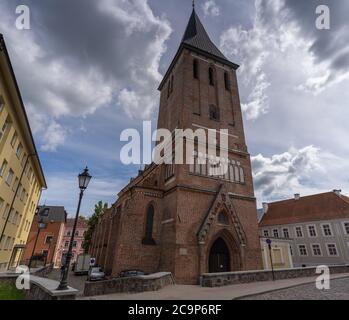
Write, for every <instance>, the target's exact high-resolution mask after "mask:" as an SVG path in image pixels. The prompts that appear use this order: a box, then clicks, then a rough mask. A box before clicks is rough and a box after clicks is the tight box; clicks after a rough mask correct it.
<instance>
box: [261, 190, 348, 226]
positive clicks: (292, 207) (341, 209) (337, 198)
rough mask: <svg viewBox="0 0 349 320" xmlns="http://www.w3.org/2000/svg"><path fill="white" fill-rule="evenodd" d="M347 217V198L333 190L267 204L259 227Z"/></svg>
mask: <svg viewBox="0 0 349 320" xmlns="http://www.w3.org/2000/svg"><path fill="white" fill-rule="evenodd" d="M341 218H349V198H348V197H346V196H344V195H338V194H336V193H335V192H327V193H321V194H315V195H311V196H306V197H300V198H299V200H296V199H289V200H283V201H277V202H273V203H269V204H268V211H267V213H266V214H265V215H264V216H263V218H262V220H261V222H260V223H259V226H260V227H263V226H272V225H283V224H292V223H300V222H308V221H316V220H329V219H341Z"/></svg>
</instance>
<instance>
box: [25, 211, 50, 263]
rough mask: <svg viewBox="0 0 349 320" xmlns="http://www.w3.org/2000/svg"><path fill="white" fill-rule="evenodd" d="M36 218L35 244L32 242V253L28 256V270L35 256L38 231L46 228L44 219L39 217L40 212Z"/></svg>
mask: <svg viewBox="0 0 349 320" xmlns="http://www.w3.org/2000/svg"><path fill="white" fill-rule="evenodd" d="M38 216H39V224H38V233H37V234H36V238H35V242H34V247H33V252H32V255H31V256H30V260H29V263H28V268H29V269H30V268H31V265H32V261H33V256H34V254H35V248H36V244H37V243H38V239H39V235H40V231H41V230H42V229H45V228H46V224H45V223H44V218H43V216H42V215H41V212H40V211H39V212H38Z"/></svg>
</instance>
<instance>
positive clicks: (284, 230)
mask: <svg viewBox="0 0 349 320" xmlns="http://www.w3.org/2000/svg"><path fill="white" fill-rule="evenodd" d="M282 232H283V233H284V238H287V239H288V238H289V237H290V233H289V231H288V229H287V228H284V229H283V230H282Z"/></svg>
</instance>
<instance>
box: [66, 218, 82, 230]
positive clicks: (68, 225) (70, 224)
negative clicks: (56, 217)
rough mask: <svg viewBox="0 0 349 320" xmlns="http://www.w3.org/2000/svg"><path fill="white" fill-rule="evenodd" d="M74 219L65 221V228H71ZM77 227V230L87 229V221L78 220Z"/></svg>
mask: <svg viewBox="0 0 349 320" xmlns="http://www.w3.org/2000/svg"><path fill="white" fill-rule="evenodd" d="M74 221H75V218H69V219H67V223H66V227H68V228H72V227H73V226H74ZM77 226H78V227H79V228H87V220H85V219H81V218H79V220H78V224H77Z"/></svg>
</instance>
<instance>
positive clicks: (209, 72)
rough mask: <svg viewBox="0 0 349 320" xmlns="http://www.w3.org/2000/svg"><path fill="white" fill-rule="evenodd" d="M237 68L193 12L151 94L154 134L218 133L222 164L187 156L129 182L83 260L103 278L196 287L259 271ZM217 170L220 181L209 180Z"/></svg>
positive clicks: (150, 168)
mask: <svg viewBox="0 0 349 320" xmlns="http://www.w3.org/2000/svg"><path fill="white" fill-rule="evenodd" d="M238 67H239V66H238V65H236V64H235V63H232V62H231V61H229V60H228V59H227V58H226V57H225V56H224V54H223V53H222V52H221V51H220V50H219V49H218V48H217V47H216V46H215V44H214V43H213V42H212V41H211V39H210V37H209V36H208V34H207V32H206V30H205V28H204V27H203V25H202V23H201V21H200V19H199V17H198V15H197V14H196V11H195V8H194V9H193V12H192V14H191V17H190V19H189V22H188V25H187V27H186V30H185V33H184V36H183V39H182V41H181V44H180V46H179V49H178V51H177V53H176V55H175V57H174V59H173V61H172V63H171V65H170V66H169V69H168V71H167V72H166V74H165V76H164V78H163V80H162V82H161V84H160V86H159V90H160V92H161V94H160V110H159V118H158V128H159V129H160V128H164V129H168V130H170V131H171V132H174V131H175V129H183V130H185V129H192V130H194V131H195V130H197V129H202V130H205V132H207V131H208V130H209V129H216V130H217V131H218V132H221V130H223V129H224V130H227V131H225V132H226V135H227V136H228V137H227V138H228V145H227V150H225V151H226V154H227V156H226V157H222V156H220V155H221V154H222V150H219V148H218V149H217V150H215V151H217V156H216V157H215V158H214V159H212V158H210V157H209V156H208V154H205V153H202V152H198V150H196V151H194V159H195V161H194V164H182V165H176V164H163V165H156V164H152V165H150V166H148V167H146V169H145V170H144V171H141V172H140V173H139V176H138V177H136V178H135V179H132V180H131V182H130V183H129V185H127V186H126V187H125V188H124V189H123V190H122V191H121V192H120V193H119V199H118V201H117V202H116V204H114V205H113V207H112V208H111V209H110V211H109V213H108V214H106V215H105V217H104V219H109V220H108V221H107V222H105V221H101V222H100V224H99V228H97V231H96V232H95V235H94V241H93V246H92V247H93V248H94V249H92V254H93V255H95V256H97V260H98V261H102V265H103V263H104V266H105V268H106V269H107V270H110V273H111V274H112V275H117V274H118V273H119V272H121V271H122V270H129V269H140V270H143V271H145V272H147V273H154V272H159V271H170V272H172V274H173V275H174V277H175V279H176V281H177V283H187V284H196V283H198V281H199V277H200V275H201V274H203V273H208V272H228V271H241V270H256V269H261V268H262V262H261V249H260V244H259V237H258V222H257V210H256V199H255V197H254V190H253V182H252V170H251V162H250V155H249V153H248V150H247V146H246V141H245V134H244V127H243V119H242V112H241V106H240V100H239V91H238V84H237V77H236V70H237V69H238ZM193 143H194V144H195V141H194V142H193ZM208 148H210V145H208ZM215 149H216V148H215ZM203 159H204V160H203ZM222 163H224V165H225V166H226V167H227V170H226V171H225V172H224V174H221V175H212V171H210V169H212V167H215V166H217V165H221V164H222ZM100 228H102V229H100ZM103 228H105V229H103ZM101 230H102V231H101ZM103 230H104V231H103ZM98 232H99V234H104V239H107V240H103V242H102V243H101V242H100V240H98V239H99V236H98ZM98 241H99V242H98ZM101 247H102V248H105V249H100V248H101ZM110 256H112V258H111V257H110Z"/></svg>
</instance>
